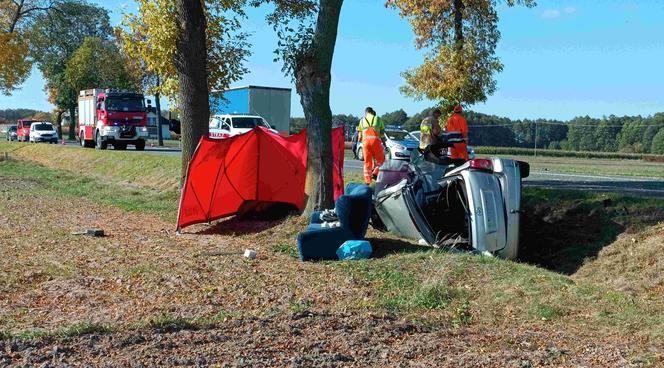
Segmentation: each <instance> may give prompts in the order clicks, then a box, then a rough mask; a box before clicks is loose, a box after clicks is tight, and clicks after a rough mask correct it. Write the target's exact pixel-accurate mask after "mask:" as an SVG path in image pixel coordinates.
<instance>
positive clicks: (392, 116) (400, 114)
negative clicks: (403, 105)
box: [380, 109, 408, 125]
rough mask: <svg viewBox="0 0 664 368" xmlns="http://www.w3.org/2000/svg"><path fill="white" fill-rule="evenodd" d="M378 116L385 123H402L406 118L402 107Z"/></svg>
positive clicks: (406, 115)
mask: <svg viewBox="0 0 664 368" xmlns="http://www.w3.org/2000/svg"><path fill="white" fill-rule="evenodd" d="M380 118H381V120H383V124H385V125H403V124H404V123H406V121H407V120H408V114H406V112H405V111H403V109H399V110H396V111H392V112H388V113H385V114H383V115H382V116H381V117H380Z"/></svg>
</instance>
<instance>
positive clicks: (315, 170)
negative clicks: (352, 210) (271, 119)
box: [253, 0, 343, 214]
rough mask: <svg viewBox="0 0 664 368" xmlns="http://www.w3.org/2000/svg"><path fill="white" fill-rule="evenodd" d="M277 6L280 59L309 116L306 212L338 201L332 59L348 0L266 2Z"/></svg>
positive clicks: (270, 19)
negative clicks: (340, 22)
mask: <svg viewBox="0 0 664 368" xmlns="http://www.w3.org/2000/svg"><path fill="white" fill-rule="evenodd" d="M253 3H254V5H256V4H258V5H260V3H271V4H273V5H274V6H275V10H274V11H273V12H272V13H270V14H269V15H268V18H267V21H268V23H270V24H271V25H272V26H273V27H274V29H275V31H276V33H277V36H278V37H279V44H278V49H277V50H276V55H277V59H280V60H281V61H283V65H284V67H283V71H284V72H285V73H286V74H287V75H290V76H292V77H293V79H294V81H295V88H296V90H297V93H298V94H299V95H300V103H301V104H302V109H303V110H304V117H305V118H306V120H307V152H308V156H307V157H308V159H307V178H306V185H305V194H306V196H307V205H306V208H305V214H306V213H310V212H311V211H313V210H316V209H321V208H331V207H332V206H333V205H334V192H333V185H332V169H333V166H332V111H331V109H330V84H331V79H332V78H331V73H330V70H331V68H332V58H333V56H334V47H335V44H336V40H337V29H338V25H339V15H340V13H341V6H342V5H343V0H320V1H313V0H300V1H293V0H266V1H254V2H253Z"/></svg>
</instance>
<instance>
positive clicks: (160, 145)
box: [154, 76, 164, 147]
mask: <svg viewBox="0 0 664 368" xmlns="http://www.w3.org/2000/svg"><path fill="white" fill-rule="evenodd" d="M157 87H160V80H159V76H157ZM159 97H160V96H159V92H157V93H155V94H154V98H155V105H156V106H157V141H158V145H159V147H162V146H163V145H164V137H163V134H162V133H161V104H160V103H159Z"/></svg>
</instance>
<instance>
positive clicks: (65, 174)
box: [0, 160, 179, 221]
mask: <svg viewBox="0 0 664 368" xmlns="http://www.w3.org/2000/svg"><path fill="white" fill-rule="evenodd" d="M0 167H1V168H2V171H1V174H0V175H2V176H6V177H14V178H29V179H31V180H38V181H39V182H40V183H41V184H43V185H45V186H46V187H47V188H48V189H49V190H52V191H56V192H59V193H61V194H65V195H69V196H73V197H77V198H82V199H83V198H86V199H87V198H94V199H95V200H96V201H99V202H101V203H104V204H108V205H112V206H116V207H119V208H121V209H123V210H125V211H128V212H147V213H154V214H157V215H159V216H160V217H162V218H164V219H168V220H171V221H172V220H174V219H175V217H176V214H177V205H178V199H179V195H178V193H177V191H173V190H171V191H158V190H156V189H151V188H149V187H148V188H146V187H134V188H132V189H131V190H127V187H126V186H124V185H122V184H120V182H121V180H115V181H111V182H106V181H104V180H103V179H102V178H100V177H98V176H82V175H79V174H78V173H75V172H71V171H67V170H64V169H52V168H48V167H44V166H41V165H39V164H37V163H34V162H29V161H15V160H11V161H8V162H1V163H0ZM116 175H117V176H118V177H123V176H122V175H123V174H122V172H118V173H117V174H116Z"/></svg>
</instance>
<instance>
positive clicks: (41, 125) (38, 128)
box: [30, 121, 58, 143]
mask: <svg viewBox="0 0 664 368" xmlns="http://www.w3.org/2000/svg"><path fill="white" fill-rule="evenodd" d="M30 142H31V143H37V142H49V143H58V132H57V130H55V127H53V124H51V123H48V122H45V121H40V122H36V123H32V124H31V125H30Z"/></svg>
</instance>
